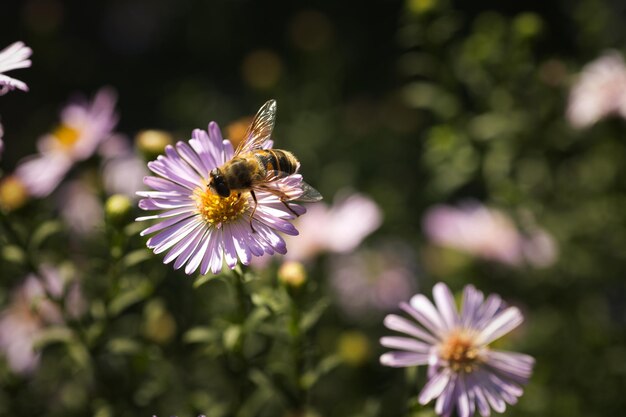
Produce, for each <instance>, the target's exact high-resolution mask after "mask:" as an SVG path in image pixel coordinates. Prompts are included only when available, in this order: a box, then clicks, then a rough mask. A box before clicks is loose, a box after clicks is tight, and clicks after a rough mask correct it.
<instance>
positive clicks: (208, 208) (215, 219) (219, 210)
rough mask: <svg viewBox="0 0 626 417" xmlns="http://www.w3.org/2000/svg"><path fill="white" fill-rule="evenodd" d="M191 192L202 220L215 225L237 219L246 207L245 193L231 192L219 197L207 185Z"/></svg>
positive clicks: (219, 225)
mask: <svg viewBox="0 0 626 417" xmlns="http://www.w3.org/2000/svg"><path fill="white" fill-rule="evenodd" d="M193 194H194V200H196V209H197V210H198V213H200V215H201V216H202V218H203V219H204V221H206V222H207V223H209V224H211V225H214V226H216V227H221V224H222V223H228V222H232V221H234V220H237V219H238V218H240V217H241V216H243V214H244V213H245V212H246V210H247V208H248V198H247V194H239V193H231V194H230V196H228V197H220V196H219V195H217V194H213V193H212V192H211V190H209V189H208V187H207V188H196V190H195V191H194V193H193Z"/></svg>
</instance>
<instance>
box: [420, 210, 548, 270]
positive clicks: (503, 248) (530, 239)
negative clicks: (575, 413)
mask: <svg viewBox="0 0 626 417" xmlns="http://www.w3.org/2000/svg"><path fill="white" fill-rule="evenodd" d="M423 226H424V230H425V232H426V235H427V236H428V237H429V238H430V240H431V241H432V242H433V243H435V244H437V245H440V246H444V247H449V248H452V249H456V250H458V251H461V252H465V253H468V254H470V255H472V256H475V257H479V258H483V259H488V260H493V261H498V262H502V263H505V264H508V265H514V266H519V265H522V264H523V263H524V262H527V263H529V264H531V265H533V266H537V267H546V266H549V265H551V264H552V263H554V261H555V260H556V256H557V248H556V242H555V241H554V239H553V238H552V237H551V236H550V235H549V234H548V232H547V231H545V230H543V229H541V228H539V227H534V228H533V230H532V232H531V233H530V234H529V235H524V234H522V233H521V232H520V231H519V230H518V228H517V227H516V225H515V223H514V222H513V220H511V218H510V217H509V216H507V215H506V214H505V213H504V212H502V211H500V210H497V209H494V208H489V207H486V206H484V205H482V204H480V203H477V202H474V201H466V202H464V203H461V204H460V205H459V206H458V207H452V206H446V205H438V206H435V207H433V208H431V209H430V210H428V212H427V213H426V214H425V216H424V221H423Z"/></svg>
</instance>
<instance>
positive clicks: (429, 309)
mask: <svg viewBox="0 0 626 417" xmlns="http://www.w3.org/2000/svg"><path fill="white" fill-rule="evenodd" d="M409 303H410V305H411V307H413V308H412V309H408V310H406V311H407V312H408V313H410V314H411V315H412V316H413V317H414V318H415V320H417V321H418V322H419V323H420V324H421V325H423V326H424V327H426V328H427V329H428V330H430V331H431V332H432V333H433V334H436V335H442V334H443V333H445V330H446V325H445V323H444V321H443V319H442V318H441V316H440V315H439V312H438V311H437V309H436V308H435V306H434V305H433V304H432V303H431V302H430V300H429V299H428V298H426V297H425V296H424V295H423V294H417V295H414V296H413V297H411V300H410V301H409Z"/></svg>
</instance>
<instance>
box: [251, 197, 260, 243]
mask: <svg viewBox="0 0 626 417" xmlns="http://www.w3.org/2000/svg"><path fill="white" fill-rule="evenodd" d="M250 195H252V199H253V200H254V208H253V209H252V213H250V229H252V233H256V230H254V226H252V218H253V217H254V213H255V212H256V207H257V206H258V205H259V203H258V202H257V201H256V194H255V193H254V190H250Z"/></svg>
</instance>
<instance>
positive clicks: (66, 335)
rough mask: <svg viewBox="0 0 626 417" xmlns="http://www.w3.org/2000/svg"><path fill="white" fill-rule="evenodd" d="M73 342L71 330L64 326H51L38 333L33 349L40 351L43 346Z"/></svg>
mask: <svg viewBox="0 0 626 417" xmlns="http://www.w3.org/2000/svg"><path fill="white" fill-rule="evenodd" d="M73 340H74V333H73V332H72V330H71V329H70V328H68V327H65V326H52V327H46V328H45V329H43V330H42V331H41V332H39V334H38V337H37V340H36V341H35V346H34V347H35V349H37V350H40V349H43V348H44V347H45V346H48V345H51V344H54V343H70V342H72V341H73Z"/></svg>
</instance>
